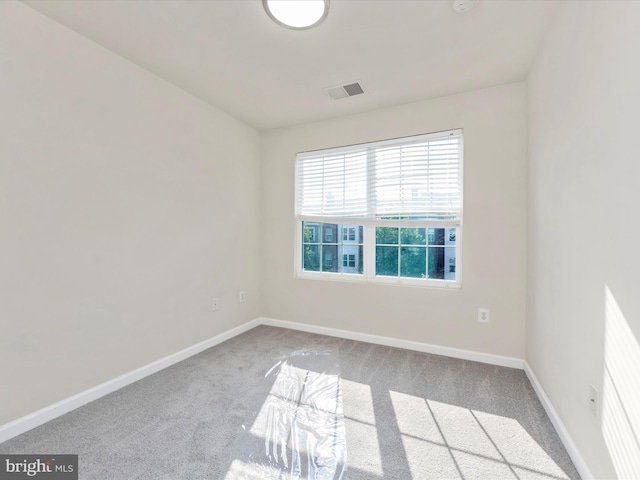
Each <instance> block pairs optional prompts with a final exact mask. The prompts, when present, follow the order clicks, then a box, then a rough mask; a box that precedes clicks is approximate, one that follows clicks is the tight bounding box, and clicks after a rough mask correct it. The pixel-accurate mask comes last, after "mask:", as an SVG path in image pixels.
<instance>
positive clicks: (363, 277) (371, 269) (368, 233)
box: [294, 129, 464, 290]
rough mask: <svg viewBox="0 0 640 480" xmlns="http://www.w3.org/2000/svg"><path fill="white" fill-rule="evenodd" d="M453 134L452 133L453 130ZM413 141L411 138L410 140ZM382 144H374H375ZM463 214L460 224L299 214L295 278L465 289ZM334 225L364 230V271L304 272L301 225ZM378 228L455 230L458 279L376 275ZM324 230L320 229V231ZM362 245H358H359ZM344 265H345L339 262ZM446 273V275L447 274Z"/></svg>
mask: <svg viewBox="0 0 640 480" xmlns="http://www.w3.org/2000/svg"><path fill="white" fill-rule="evenodd" d="M452 131H453V130H452ZM456 132H460V135H461V142H460V183H461V185H462V188H461V196H462V198H461V204H463V203H464V186H463V185H464V177H463V173H464V168H463V166H464V142H463V141H462V130H461V129H459V130H456ZM408 138H411V137H408ZM379 143H383V142H375V143H371V145H372V146H373V145H376V144H379ZM297 163H298V162H297V161H296V169H297ZM295 178H296V185H295V191H296V192H297V191H298V185H297V182H298V175H297V172H296V175H295ZM463 211H464V208H461V212H460V219H459V221H443V220H373V219H365V218H351V217H333V218H332V217H308V216H302V215H297V211H296V213H295V215H294V228H295V235H294V238H295V248H294V276H295V277H297V278H302V279H310V280H329V281H346V282H356V283H362V282H365V283H375V284H386V285H406V286H419V287H434V288H438V289H443V288H444V289H457V290H460V289H462V264H463V262H462V238H463V237H464V235H463ZM303 222H309V223H319V224H323V223H331V224H338V225H349V226H356V227H358V226H362V227H363V241H362V252H363V271H362V274H355V273H346V272H322V271H320V272H315V271H306V270H303V265H302V257H303V255H302V252H303V238H302V223H303ZM376 227H398V228H426V229H429V228H445V229H449V228H456V244H455V251H456V256H455V269H456V271H455V274H456V279H455V280H444V279H432V278H412V277H400V276H397V277H392V276H384V275H376V274H375V266H376ZM322 230H323V228H322V227H320V231H322ZM425 241H426V243H427V246H426V248H427V255H428V248H429V242H428V237H427V238H426V239H425ZM358 245H359V244H358ZM340 265H342V262H340ZM444 268H445V270H448V268H449V265H448V264H445V266H444ZM445 273H446V272H445Z"/></svg>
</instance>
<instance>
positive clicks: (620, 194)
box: [527, 2, 640, 479]
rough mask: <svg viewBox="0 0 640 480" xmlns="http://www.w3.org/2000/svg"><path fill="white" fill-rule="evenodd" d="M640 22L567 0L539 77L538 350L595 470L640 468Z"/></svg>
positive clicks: (532, 140) (638, 17)
mask: <svg viewBox="0 0 640 480" xmlns="http://www.w3.org/2000/svg"><path fill="white" fill-rule="evenodd" d="M638 32H640V3H638V2H562V5H561V7H560V10H559V12H558V16H557V17H556V19H555V22H554V24H553V25H552V27H551V30H550V32H549V34H548V36H547V38H546V42H545V44H544V46H543V48H542V49H541V51H540V54H539V57H538V60H537V64H536V66H535V68H534V70H533V72H532V74H531V76H530V78H529V84H528V109H529V162H528V191H529V198H528V204H529V235H528V245H529V255H528V302H527V304H528V318H527V360H528V362H529V363H530V365H531V366H532V368H533V370H534V372H535V374H536V376H537V377H538V379H539V380H540V382H541V384H542V386H543V387H544V389H545V391H546V393H547V394H548V396H549V397H550V399H551V401H552V403H553V405H554V407H555V409H556V410H557V411H558V412H559V414H560V416H561V417H562V420H563V422H564V423H565V425H566V427H567V428H568V430H569V432H570V433H571V436H572V437H573V439H574V441H575V442H576V444H577V446H578V448H579V449H580V451H581V453H582V455H583V457H584V458H585V460H586V461H587V464H588V465H589V468H590V469H591V471H592V473H593V474H594V475H595V477H596V478H616V477H618V478H628V479H637V478H640V446H639V444H638V439H639V438H640V347H639V345H638V339H639V338H640V295H639V289H638V287H639V286H640V282H639V281H638V271H639V270H640V250H638V248H637V246H638V245H640V222H639V220H638V219H639V218H640V217H639V214H638V207H639V206H640V188H639V186H638V185H639V183H638V182H639V181H640V161H639V160H638V159H639V155H638V150H637V147H638V125H639V124H638V112H639V107H640V61H639V60H638V59H639V58H640V57H639V56H638V55H639V54H638V52H640V35H638ZM589 385H594V386H596V387H597V388H598V390H599V391H600V394H601V404H602V412H601V414H600V418H599V419H596V418H595V417H594V416H593V415H591V413H590V411H589V407H588V405H589V401H588V388H589Z"/></svg>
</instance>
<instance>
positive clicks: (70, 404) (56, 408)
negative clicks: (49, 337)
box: [0, 319, 259, 443]
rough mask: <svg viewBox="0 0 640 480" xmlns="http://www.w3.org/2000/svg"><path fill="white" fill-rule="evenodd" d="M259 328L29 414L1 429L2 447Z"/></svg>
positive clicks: (230, 332)
mask: <svg viewBox="0 0 640 480" xmlns="http://www.w3.org/2000/svg"><path fill="white" fill-rule="evenodd" d="M258 325H259V321H258V319H254V320H251V321H249V322H247V323H244V324H242V325H240V326H238V327H235V328H232V329H231V330H227V331H226V332H223V333H221V334H219V335H216V336H215V337H211V338H209V339H208V340H205V341H203V342H200V343H197V344H195V345H192V346H191V347H188V348H185V349H184V350H180V351H179V352H176V353H173V354H171V355H169V356H167V357H164V358H161V359H160V360H156V361H155V362H152V363H150V364H148V365H145V366H143V367H140V368H137V369H135V370H133V371H131V372H129V373H125V374H124V375H121V376H119V377H117V378H114V379H113V380H109V381H107V382H105V383H102V384H100V385H97V386H95V387H93V388H90V389H88V390H85V391H84V392H80V393H78V394H76V395H73V396H72V397H69V398H65V399H64V400H61V401H59V402H57V403H54V404H53V405H49V406H48V407H45V408H42V409H40V410H38V411H36V412H33V413H30V414H29V415H25V416H24V417H21V418H18V419H16V420H14V421H12V422H9V423H7V424H5V425H1V426H0V443H2V442H5V441H7V440H9V439H10V438H13V437H15V436H17V435H20V434H22V433H24V432H26V431H28V430H31V429H33V428H36V427H38V426H40V425H42V424H44V423H46V422H48V421H50V420H53V419H54V418H57V417H59V416H61V415H64V414H65V413H68V412H70V411H71V410H75V409H76V408H79V407H81V406H83V405H86V404H87V403H89V402H92V401H94V400H97V399H98V398H100V397H104V396H105V395H108V394H109V393H111V392H115V391H116V390H118V389H120V388H122V387H126V386H127V385H129V384H131V383H134V382H137V381H138V380H141V379H143V378H145V377H148V376H149V375H152V374H154V373H156V372H159V371H160V370H163V369H165V368H167V367H170V366H171V365H174V364H176V363H178V362H181V361H182V360H184V359H186V358H189V357H192V356H193V355H196V354H198V353H200V352H203V351H204V350H206V349H208V348H211V347H213V346H215V345H218V344H220V343H222V342H224V341H226V340H229V339H230V338H233V337H235V336H236V335H240V334H241V333H244V332H246V331H247V330H251V329H252V328H254V327H257V326H258Z"/></svg>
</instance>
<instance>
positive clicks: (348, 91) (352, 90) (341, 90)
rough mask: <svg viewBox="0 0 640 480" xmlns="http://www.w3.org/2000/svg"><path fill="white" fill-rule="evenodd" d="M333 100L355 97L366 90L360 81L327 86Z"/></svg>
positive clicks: (326, 89)
mask: <svg viewBox="0 0 640 480" xmlns="http://www.w3.org/2000/svg"><path fill="white" fill-rule="evenodd" d="M325 91H326V92H327V93H328V94H329V96H330V97H331V99H332V100H340V99H341V98H347V97H354V96H356V95H362V94H363V93H364V90H363V88H362V85H361V84H360V83H359V82H353V83H347V84H346V85H339V86H337V87H329V88H325Z"/></svg>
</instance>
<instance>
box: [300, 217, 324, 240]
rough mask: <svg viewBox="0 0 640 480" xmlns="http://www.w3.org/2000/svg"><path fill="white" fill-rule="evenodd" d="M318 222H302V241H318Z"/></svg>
mask: <svg viewBox="0 0 640 480" xmlns="http://www.w3.org/2000/svg"><path fill="white" fill-rule="evenodd" d="M319 232H320V224H319V223H309V222H302V242H303V243H320V236H319V235H318V233H319Z"/></svg>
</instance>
